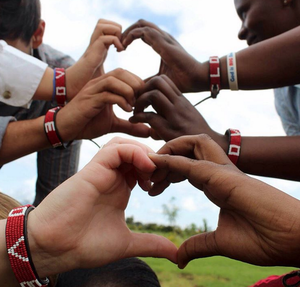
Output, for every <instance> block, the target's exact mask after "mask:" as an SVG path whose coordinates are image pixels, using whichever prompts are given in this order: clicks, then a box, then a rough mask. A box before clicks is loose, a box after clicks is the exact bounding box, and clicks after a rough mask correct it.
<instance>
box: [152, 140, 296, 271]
mask: <svg viewBox="0 0 300 287" xmlns="http://www.w3.org/2000/svg"><path fill="white" fill-rule="evenodd" d="M150 157H151V159H152V160H153V162H154V163H155V165H156V166H157V171H155V173H154V175H153V176H152V178H151V180H152V181H153V182H154V185H153V187H152V190H151V192H150V194H151V195H157V194H159V193H161V192H162V191H163V190H164V189H165V188H166V187H167V186H168V185H169V184H170V182H178V181H182V180H185V179H188V180H189V182H190V183H191V184H192V185H193V186H195V187H196V188H198V189H200V190H203V192H204V193H205V195H206V196H207V197H208V199H209V200H210V201H212V202H213V203H214V204H216V205H217V206H218V207H220V213H219V220H218V227H217V229H216V230H215V231H213V232H207V233H202V234H199V235H196V236H194V237H191V238H190V239H188V240H187V241H185V242H184V243H183V244H182V246H181V247H180V248H179V251H178V266H179V267H180V268H184V267H185V266H186V265H187V264H188V262H189V261H191V260H192V259H195V258H202V257H209V256H215V255H221V256H226V257H229V258H233V259H237V260H241V261H244V262H248V263H251V264H256V265H262V266H276V265H281V266H298V267H299V266H300V260H299V256H298V254H299V252H300V248H299V245H298V240H299V238H300V220H299V214H298V210H299V208H300V201H299V200H297V199H295V198H293V197H291V196H289V195H287V194H286V193H284V192H281V191H279V190H277V189H276V188H273V187H271V186H269V185H267V184H265V183H263V182H261V181H258V180H255V179H253V178H251V177H248V176H247V175H245V174H244V173H242V172H241V171H239V170H238V169H237V168H236V167H235V166H234V165H233V164H232V163H231V162H230V160H229V159H228V158H227V156H226V154H225V153H224V152H223V151H222V149H220V147H219V146H218V145H217V144H216V143H215V142H214V141H212V140H211V139H210V138H209V137H208V136H189V137H181V138H178V139H175V140H172V141H170V142H168V143H167V144H166V145H165V146H164V147H162V148H161V150H160V151H159V152H158V155H156V154H151V155H150ZM295 211H296V212H295Z"/></svg>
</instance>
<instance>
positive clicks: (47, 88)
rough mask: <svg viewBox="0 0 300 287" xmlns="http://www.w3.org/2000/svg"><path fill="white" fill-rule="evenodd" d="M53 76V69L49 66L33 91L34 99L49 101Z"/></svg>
mask: <svg viewBox="0 0 300 287" xmlns="http://www.w3.org/2000/svg"><path fill="white" fill-rule="evenodd" d="M53 77H54V71H53V70H52V69H51V68H49V67H48V68H47V69H46V71H45V73H44V75H43V78H42V79H41V82H40V84H39V86H38V88H37V90H36V91H35V94H34V96H33V99H34V100H44V101H51V100H52V94H53Z"/></svg>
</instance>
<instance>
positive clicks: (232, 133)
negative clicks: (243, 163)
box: [225, 129, 242, 165]
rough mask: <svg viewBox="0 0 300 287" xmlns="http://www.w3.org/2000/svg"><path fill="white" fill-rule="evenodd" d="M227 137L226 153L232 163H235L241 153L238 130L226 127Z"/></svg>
mask: <svg viewBox="0 0 300 287" xmlns="http://www.w3.org/2000/svg"><path fill="white" fill-rule="evenodd" d="M225 135H227V136H228V137H229V146H228V151H227V155H228V157H229V159H230V160H231V161H232V163H233V164H235V165H236V164H237V162H238V159H239V156H240V153H241V139H242V138H241V133H240V131H239V130H234V129H228V130H227V131H226V133H225Z"/></svg>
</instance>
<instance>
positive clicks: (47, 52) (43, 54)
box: [37, 44, 75, 69]
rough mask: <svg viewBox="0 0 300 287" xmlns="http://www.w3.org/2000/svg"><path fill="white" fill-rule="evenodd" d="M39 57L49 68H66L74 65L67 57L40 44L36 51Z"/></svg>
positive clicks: (70, 58)
mask: <svg viewBox="0 0 300 287" xmlns="http://www.w3.org/2000/svg"><path fill="white" fill-rule="evenodd" d="M37 50H38V53H39V56H40V58H41V60H42V61H43V62H46V63H47V64H48V65H49V67H51V68H58V67H59V68H65V69H66V68H68V67H70V66H72V65H73V64H74V63H75V60H74V59H73V58H72V57H70V56H69V55H66V54H64V53H63V52H60V51H58V50H56V49H54V48H52V47H51V46H49V45H46V44H42V45H41V46H40V47H39V48H38V49H37Z"/></svg>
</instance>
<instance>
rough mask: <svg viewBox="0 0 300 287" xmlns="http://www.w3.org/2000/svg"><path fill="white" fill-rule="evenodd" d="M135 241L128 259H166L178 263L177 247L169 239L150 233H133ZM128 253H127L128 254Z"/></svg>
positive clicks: (127, 255) (129, 250)
mask: <svg viewBox="0 0 300 287" xmlns="http://www.w3.org/2000/svg"><path fill="white" fill-rule="evenodd" d="M132 236H133V238H132V239H133V240H132V244H131V245H130V248H129V249H128V250H127V252H129V253H130V254H126V257H137V256H139V257H157V258H166V259H169V260H170V261H171V262H173V263H177V251H178V250H177V247H176V246H175V244H174V243H172V242H171V241H170V240H169V239H167V238H165V237H163V236H159V235H155V234H148V233H132ZM127 252H126V253H127Z"/></svg>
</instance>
